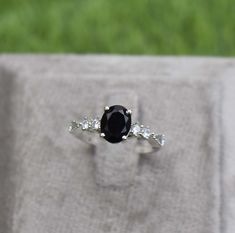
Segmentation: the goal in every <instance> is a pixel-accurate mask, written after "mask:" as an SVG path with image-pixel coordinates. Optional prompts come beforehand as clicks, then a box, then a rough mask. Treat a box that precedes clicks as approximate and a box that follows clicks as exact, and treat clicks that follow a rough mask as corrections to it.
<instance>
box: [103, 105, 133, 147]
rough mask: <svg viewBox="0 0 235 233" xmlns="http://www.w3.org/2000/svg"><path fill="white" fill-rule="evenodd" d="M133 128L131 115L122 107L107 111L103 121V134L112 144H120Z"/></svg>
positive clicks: (114, 107) (116, 106)
mask: <svg viewBox="0 0 235 233" xmlns="http://www.w3.org/2000/svg"><path fill="white" fill-rule="evenodd" d="M130 128H131V113H130V112H128V110H127V109H126V108H125V107H123V106H121V105H113V106H111V107H109V109H108V110H105V112H104V114H103V116H102V119H101V133H103V134H104V138H105V139H106V140H107V141H108V142H111V143H118V142H121V141H122V140H123V136H127V135H128V133H129V131H130Z"/></svg>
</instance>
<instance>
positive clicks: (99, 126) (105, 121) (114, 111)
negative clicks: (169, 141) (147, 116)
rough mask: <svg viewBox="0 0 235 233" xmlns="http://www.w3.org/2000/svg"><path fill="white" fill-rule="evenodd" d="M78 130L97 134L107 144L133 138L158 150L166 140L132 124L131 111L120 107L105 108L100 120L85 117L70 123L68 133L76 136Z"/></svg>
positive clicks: (145, 128)
mask: <svg viewBox="0 0 235 233" xmlns="http://www.w3.org/2000/svg"><path fill="white" fill-rule="evenodd" d="M79 130H81V131H88V132H90V133H99V135H100V137H101V138H103V139H105V140H106V141H107V142H109V143H120V142H122V141H126V140H127V139H129V138H134V137H135V138H137V139H143V140H145V141H148V142H149V143H150V144H151V146H152V147H153V148H160V147H162V146H164V144H165V140H166V139H165V135H164V134H158V133H154V132H152V130H151V129H150V128H149V127H145V126H144V125H142V124H139V123H138V122H135V123H132V111H131V110H130V109H127V108H125V107H124V106H121V105H113V106H105V107H104V113H103V115H102V117H101V119H100V118H98V117H96V118H88V117H85V118H84V119H83V120H82V121H80V122H78V121H72V122H71V124H70V125H69V132H70V133H75V132H76V134H77V133H78V132H77V131H79ZM77 135H78V134H77Z"/></svg>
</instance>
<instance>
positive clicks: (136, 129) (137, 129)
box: [131, 123, 141, 137]
mask: <svg viewBox="0 0 235 233" xmlns="http://www.w3.org/2000/svg"><path fill="white" fill-rule="evenodd" d="M140 130H141V128H140V125H139V124H138V123H135V124H133V125H132V126H131V133H133V134H134V135H135V136H136V137H137V136H138V135H139V133H140Z"/></svg>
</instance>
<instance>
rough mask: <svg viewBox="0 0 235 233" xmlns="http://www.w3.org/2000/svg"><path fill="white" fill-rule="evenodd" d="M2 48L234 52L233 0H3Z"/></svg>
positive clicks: (0, 1)
mask: <svg viewBox="0 0 235 233" xmlns="http://www.w3.org/2000/svg"><path fill="white" fill-rule="evenodd" d="M0 52H27V53H28V52H36V53H42V52H47V53H71V52H72V53H119V54H177V55H178V54H186V55H187V54H190V55H191V54H192V55H222V56H233V55H235V2H234V0H0Z"/></svg>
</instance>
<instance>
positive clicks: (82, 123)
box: [80, 119, 89, 130]
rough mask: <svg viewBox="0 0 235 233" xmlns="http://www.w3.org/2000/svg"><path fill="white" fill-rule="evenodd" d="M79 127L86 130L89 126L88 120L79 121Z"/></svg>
mask: <svg viewBox="0 0 235 233" xmlns="http://www.w3.org/2000/svg"><path fill="white" fill-rule="evenodd" d="M80 125H81V127H82V129H83V130H86V129H88V128H89V121H88V120H87V119H84V120H83V121H82V122H81V123H80Z"/></svg>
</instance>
